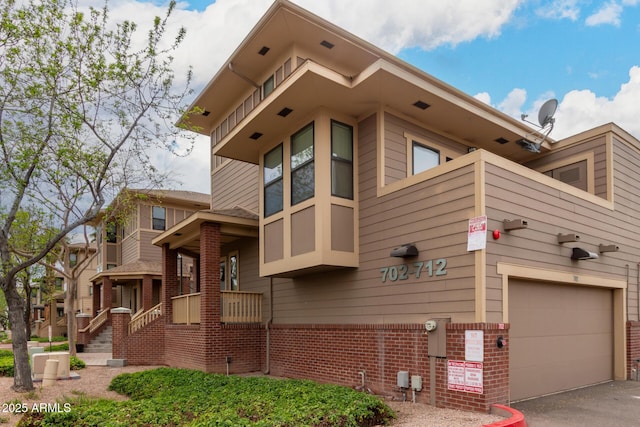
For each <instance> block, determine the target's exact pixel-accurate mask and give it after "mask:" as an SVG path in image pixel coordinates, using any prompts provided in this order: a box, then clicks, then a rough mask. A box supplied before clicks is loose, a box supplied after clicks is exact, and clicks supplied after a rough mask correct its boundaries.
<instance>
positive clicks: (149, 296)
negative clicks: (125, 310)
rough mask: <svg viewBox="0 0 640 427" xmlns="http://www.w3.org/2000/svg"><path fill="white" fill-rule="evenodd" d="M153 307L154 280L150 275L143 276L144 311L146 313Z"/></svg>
mask: <svg viewBox="0 0 640 427" xmlns="http://www.w3.org/2000/svg"><path fill="white" fill-rule="evenodd" d="M151 307H153V278H152V277H151V276H149V275H144V276H142V309H143V310H144V311H147V310H149V309H150V308H151Z"/></svg>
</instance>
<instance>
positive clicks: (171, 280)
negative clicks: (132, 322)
mask: <svg viewBox="0 0 640 427" xmlns="http://www.w3.org/2000/svg"><path fill="white" fill-rule="evenodd" d="M177 256H178V252H177V251H175V250H173V249H170V248H169V244H168V243H165V244H164V245H162V290H161V295H160V301H162V311H163V313H164V314H165V316H164V319H165V323H172V322H173V304H172V303H171V297H175V296H177V295H179V283H178V276H177V275H176V268H177V264H178V261H177Z"/></svg>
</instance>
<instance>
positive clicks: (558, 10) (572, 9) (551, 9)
mask: <svg viewBox="0 0 640 427" xmlns="http://www.w3.org/2000/svg"><path fill="white" fill-rule="evenodd" d="M536 14H537V15H538V16H541V17H543V18H549V19H569V20H571V21H576V20H577V19H578V17H579V16H580V8H579V7H578V1H577V0H554V1H552V2H551V3H550V4H546V3H545V5H544V6H543V7H540V8H538V9H537V10H536Z"/></svg>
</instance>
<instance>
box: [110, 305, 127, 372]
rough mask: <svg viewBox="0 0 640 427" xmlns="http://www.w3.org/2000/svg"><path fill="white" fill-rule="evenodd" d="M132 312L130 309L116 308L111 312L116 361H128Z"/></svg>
mask: <svg viewBox="0 0 640 427" xmlns="http://www.w3.org/2000/svg"><path fill="white" fill-rule="evenodd" d="M130 321H131V310H130V309H128V308H122V307H120V308H114V309H113V310H111V327H112V329H111V332H112V334H113V340H112V351H111V354H112V357H113V358H114V359H121V360H126V359H127V336H128V335H129V322H130Z"/></svg>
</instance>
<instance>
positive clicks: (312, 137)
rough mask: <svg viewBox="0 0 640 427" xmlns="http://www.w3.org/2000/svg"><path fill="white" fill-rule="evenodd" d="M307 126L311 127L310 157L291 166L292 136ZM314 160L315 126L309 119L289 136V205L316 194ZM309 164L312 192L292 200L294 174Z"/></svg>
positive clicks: (304, 129)
mask: <svg viewBox="0 0 640 427" xmlns="http://www.w3.org/2000/svg"><path fill="white" fill-rule="evenodd" d="M308 128H311V153H312V155H311V158H310V159H309V160H306V161H304V162H302V163H300V164H299V165H297V166H296V167H293V165H292V164H291V163H292V161H293V156H294V154H293V143H294V138H295V137H296V135H299V134H301V133H303V132H305V131H306V130H307V129H308ZM315 160H316V126H315V121H311V122H310V123H308V124H306V125H305V126H303V127H302V128H300V129H299V130H298V131H296V132H294V133H293V134H291V136H290V137H289V179H290V188H291V191H290V193H291V194H290V200H289V202H290V203H291V206H296V205H298V204H300V203H302V202H304V201H305V200H309V199H313V198H314V197H315V195H316V177H315V171H316V170H315ZM309 165H313V191H312V193H311V194H310V195H309V196H307V197H305V198H303V199H300V200H297V201H295V202H294V200H293V194H294V189H293V187H294V178H293V177H294V174H295V173H296V172H297V171H299V170H301V169H303V168H306V167H308V166H309Z"/></svg>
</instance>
